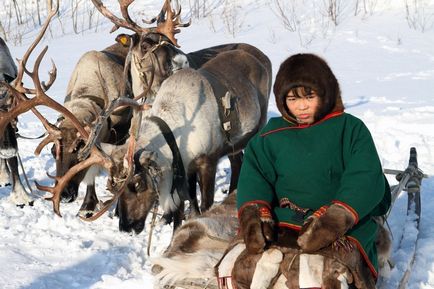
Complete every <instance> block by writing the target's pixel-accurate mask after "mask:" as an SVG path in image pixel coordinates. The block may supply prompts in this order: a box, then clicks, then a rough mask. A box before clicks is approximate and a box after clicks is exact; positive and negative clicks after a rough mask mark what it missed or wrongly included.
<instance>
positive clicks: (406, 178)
mask: <svg viewBox="0 0 434 289" xmlns="http://www.w3.org/2000/svg"><path fill="white" fill-rule="evenodd" d="M384 173H386V174H392V175H395V178H396V180H397V181H399V183H398V184H397V185H395V186H392V187H391V190H392V191H391V194H392V206H393V204H394V202H395V200H396V199H397V198H398V196H399V195H400V194H401V192H402V191H406V192H407V218H406V223H408V225H406V228H405V229H404V232H403V234H402V236H401V239H400V241H399V245H398V247H397V250H396V251H399V250H400V249H401V248H402V247H403V243H404V240H405V236H406V235H407V234H406V232H407V231H410V230H411V234H410V235H411V236H412V237H413V240H414V243H413V246H412V251H411V253H410V254H409V256H408V262H407V268H405V269H404V270H405V271H404V273H403V275H402V277H401V279H400V281H399V284H398V285H397V287H396V288H398V289H405V288H407V282H408V280H409V278H410V274H411V271H412V268H413V265H414V262H415V259H416V249H417V242H418V239H419V223H420V216H421V211H422V206H421V199H420V193H421V185H422V179H423V178H427V177H428V176H427V175H426V174H424V173H423V172H422V171H421V170H420V169H419V167H418V163H417V151H416V148H414V147H412V148H411V149H410V159H409V161H408V166H407V168H406V169H405V170H404V171H399V170H390V169H385V170H384ZM391 208H392V207H391ZM389 213H390V210H389ZM389 213H388V214H387V216H388V215H389ZM387 216H385V218H387ZM414 232H416V234H414ZM383 281H384V282H383ZM378 283H379V284H378V288H383V287H385V285H386V282H385V280H379V282H378ZM394 287H395V286H394Z"/></svg>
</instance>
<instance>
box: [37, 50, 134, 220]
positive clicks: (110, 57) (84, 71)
mask: <svg viewBox="0 0 434 289" xmlns="http://www.w3.org/2000/svg"><path fill="white" fill-rule="evenodd" d="M127 54H128V49H127V48H125V47H124V46H122V45H120V44H117V43H116V44H114V45H111V46H109V47H107V48H105V49H104V50H102V51H89V52H86V53H85V54H84V55H83V56H82V57H81V58H80V59H79V61H78V63H77V65H76V67H75V69H74V71H73V72H72V76H71V78H70V80H69V83H68V88H67V94H66V97H65V101H64V106H65V107H66V108H67V109H68V110H69V111H70V112H72V113H73V114H74V115H75V116H76V118H77V119H78V121H79V123H80V124H81V125H82V126H84V127H86V129H87V130H88V131H90V130H91V128H92V127H93V124H94V123H95V122H96V120H97V118H98V116H99V115H100V113H101V112H102V110H103V109H104V108H105V107H107V106H108V105H109V104H110V103H111V102H112V101H113V100H114V99H117V98H118V97H120V96H127V97H128V96H129V95H130V94H131V93H130V89H129V85H128V83H126V82H125V81H124V76H123V75H124V64H125V58H126V56H127ZM130 117H131V112H130V110H129V109H123V110H121V111H120V112H118V113H115V114H111V115H110V117H109V118H106V119H105V122H104V123H102V124H101V125H102V128H101V132H100V134H99V138H98V140H97V141H98V142H107V143H111V144H119V143H122V142H125V139H126V134H127V132H128V127H129V121H130ZM58 128H59V130H60V140H59V142H60V146H59V147H57V146H56V145H53V147H52V153H53V156H54V157H55V158H56V175H57V176H58V177H61V176H63V175H64V174H65V173H66V172H67V171H68V170H69V169H70V168H71V167H73V166H74V165H76V164H77V163H78V162H79V159H78V152H79V150H80V148H82V147H83V146H84V145H85V139H83V137H82V136H81V135H80V134H79V132H78V131H77V129H76V127H75V125H74V124H73V123H72V121H71V119H69V118H65V117H63V116H61V117H59V125H58ZM47 138H48V139H47V140H44V141H43V142H44V144H46V143H47V142H48V141H51V140H52V139H51V136H48V137H47ZM99 173H100V168H99V167H98V166H92V167H91V168H89V169H86V170H82V171H80V172H79V173H77V174H76V175H75V176H74V177H73V178H72V179H71V180H70V181H69V183H68V184H67V186H66V187H65V189H64V190H63V191H62V194H61V198H62V199H63V200H64V201H67V202H72V201H74V200H75V199H76V197H77V194H78V187H79V184H80V183H81V182H84V183H85V184H86V195H85V198H84V200H83V203H82V205H81V208H80V211H79V215H80V216H91V215H92V214H93V213H94V211H95V210H96V208H97V205H98V198H97V196H96V192H95V177H96V176H97V175H98V174H99Z"/></svg>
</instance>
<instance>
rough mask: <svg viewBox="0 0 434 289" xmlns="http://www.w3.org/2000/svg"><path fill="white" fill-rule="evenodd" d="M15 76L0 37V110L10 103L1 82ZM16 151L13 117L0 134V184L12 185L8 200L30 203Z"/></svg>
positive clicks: (19, 203)
mask: <svg viewBox="0 0 434 289" xmlns="http://www.w3.org/2000/svg"><path fill="white" fill-rule="evenodd" d="M16 77H17V67H16V65H15V63H14V61H13V59H12V56H11V53H10V51H9V48H8V47H7V45H6V43H5V42H4V41H3V39H2V38H0V111H7V110H9V109H10V107H11V105H12V103H11V102H12V100H11V99H10V97H9V93H8V91H7V88H6V87H5V86H4V85H3V84H1V83H3V82H6V83H11V82H12V81H13V80H14V79H15V78H16ZM17 153H18V143H17V139H16V119H13V120H11V122H9V123H8V124H7V125H6V128H5V130H4V132H2V133H1V135H0V186H2V185H5V186H8V185H12V190H11V195H10V200H11V201H12V202H13V203H15V204H16V205H18V206H24V205H32V204H33V199H32V197H31V196H30V195H29V193H28V192H27V191H26V189H25V188H24V186H23V184H22V183H21V180H20V175H19V171H18V157H17Z"/></svg>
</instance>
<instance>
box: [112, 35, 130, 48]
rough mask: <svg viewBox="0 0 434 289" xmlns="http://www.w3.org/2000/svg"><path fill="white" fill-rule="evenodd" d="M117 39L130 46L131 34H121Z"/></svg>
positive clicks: (118, 41) (120, 42)
mask: <svg viewBox="0 0 434 289" xmlns="http://www.w3.org/2000/svg"><path fill="white" fill-rule="evenodd" d="M115 40H116V42H117V43H119V44H122V45H123V46H125V47H130V43H131V36H130V35H128V34H124V33H122V34H119V35H118V36H116V39H115Z"/></svg>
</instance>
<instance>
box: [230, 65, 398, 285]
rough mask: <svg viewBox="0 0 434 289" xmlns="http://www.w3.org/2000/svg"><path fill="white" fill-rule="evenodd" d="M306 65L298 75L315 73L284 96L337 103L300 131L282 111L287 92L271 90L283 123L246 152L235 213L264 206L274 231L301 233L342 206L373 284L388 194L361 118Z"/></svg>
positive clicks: (274, 123) (276, 122)
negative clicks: (310, 221)
mask: <svg viewBox="0 0 434 289" xmlns="http://www.w3.org/2000/svg"><path fill="white" fill-rule="evenodd" d="M307 62H308V63H307V65H304V66H303V69H309V68H312V71H311V72H309V71H308V72H305V71H301V70H300V71H298V75H305V76H306V77H305V78H302V79H301V80H300V79H297V78H295V77H294V74H293V73H291V74H288V78H287V79H286V80H285V81H287V82H288V79H289V84H288V83H286V84H285V85H284V86H286V89H287V90H288V89H290V88H291V85H292V87H294V86H295V85H297V84H302V85H308V86H310V87H311V88H313V89H315V90H316V91H319V92H321V91H328V92H330V91H332V92H334V93H332V94H331V96H330V95H329V96H327V95H326V96H325V97H328V98H334V99H333V101H330V100H329V101H328V102H329V103H330V102H331V107H330V108H329V109H327V110H326V111H328V113H325V114H323V115H321V116H320V117H321V118H320V119H319V120H317V121H316V122H314V123H313V124H311V125H297V124H295V123H294V122H293V121H291V120H292V119H293V118H292V117H291V115H290V114H288V111H287V110H285V109H284V99H285V98H284V96H286V94H287V90H286V92H283V93H281V92H280V91H279V89H277V91H276V85H277V86H278V85H279V79H277V80H276V82H275V95H276V103H277V106H278V108H279V110H280V111H281V113H282V115H283V116H282V117H276V118H271V119H270V120H269V122H268V124H267V125H266V126H265V127H264V128H263V129H262V131H260V132H259V133H258V134H257V135H256V136H255V137H254V138H252V139H251V140H250V142H249V144H248V145H247V148H246V150H245V155H244V160H243V166H242V168H241V175H240V179H239V182H238V195H237V206H238V208H239V213H241V210H242V209H243V208H244V207H245V206H246V205H247V204H251V203H260V204H265V205H267V206H269V207H270V208H271V210H272V212H273V217H274V219H275V221H276V222H277V224H278V225H279V226H281V227H286V228H289V229H293V230H296V231H299V230H300V229H301V226H302V225H303V223H304V221H305V220H306V218H307V217H309V216H310V215H311V214H312V213H314V212H315V211H317V210H318V209H320V208H321V207H323V206H326V205H330V204H333V203H339V204H340V205H342V206H344V207H345V208H347V209H348V210H349V211H350V212H352V214H353V215H354V217H355V220H356V223H355V225H354V226H353V227H352V228H351V229H350V230H349V231H348V232H347V236H348V239H349V240H351V241H352V242H353V243H355V245H356V246H357V248H358V249H359V250H360V252H361V254H362V256H363V257H364V258H365V260H366V261H367V264H368V266H369V268H370V270H371V272H372V273H373V275H374V277H376V275H377V273H376V272H377V252H376V247H375V244H374V241H375V237H376V232H377V230H378V225H377V223H376V222H375V221H374V220H373V216H379V215H383V214H385V213H386V211H387V210H388V208H389V206H390V188H389V185H388V183H387V180H386V179H385V177H384V175H383V172H382V168H381V163H380V160H379V157H378V154H377V151H376V149H375V145H374V142H373V140H372V137H371V134H370V132H369V130H368V129H367V127H366V126H365V124H364V123H363V122H362V121H361V120H360V119H358V118H356V117H354V116H352V115H350V114H347V113H345V112H343V106H342V101H341V99H340V93H339V86H338V84H337V81H336V79H335V78H334V75H332V74H331V71H330V72H327V71H326V72H323V71H319V70H318V69H315V67H312V65H311V66H309V59H308V61H307ZM301 63H303V62H301ZM282 65H283V64H282ZM295 66H296V68H300V66H299V65H298V64H296V65H295ZM292 70H294V69H292ZM330 74H331V75H330ZM295 75H297V74H295ZM312 76H313V77H314V78H315V79H316V81H313V80H311V78H312ZM278 77H279V76H278ZM291 77H292V78H291ZM324 78H325V79H324ZM318 79H319V81H318ZM330 79H331V81H330ZM330 82H331V84H330ZM321 85H322V86H321ZM318 86H320V87H318ZM330 87H332V88H333V89H328V88H330ZM282 96H283V97H282ZM320 97H323V98H324V95H323V96H320ZM322 103H323V104H324V103H327V101H324V99H322Z"/></svg>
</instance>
